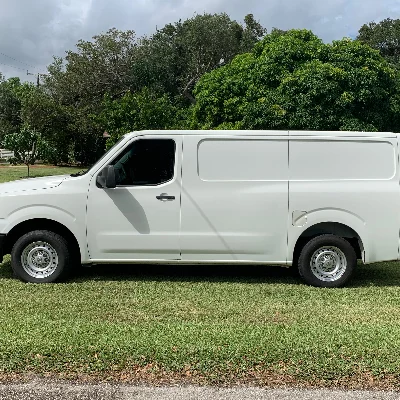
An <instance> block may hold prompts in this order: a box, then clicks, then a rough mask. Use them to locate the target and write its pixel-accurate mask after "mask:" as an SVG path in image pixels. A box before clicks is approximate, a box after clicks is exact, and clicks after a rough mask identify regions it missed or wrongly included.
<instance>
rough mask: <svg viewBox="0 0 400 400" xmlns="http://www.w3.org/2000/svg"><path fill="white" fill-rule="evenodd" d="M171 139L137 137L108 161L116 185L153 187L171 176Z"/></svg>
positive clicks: (172, 157)
mask: <svg viewBox="0 0 400 400" xmlns="http://www.w3.org/2000/svg"><path fill="white" fill-rule="evenodd" d="M175 147H176V146H175V141H174V140H172V139H139V140H136V141H134V142H133V143H132V144H131V145H129V146H128V147H127V148H126V149H125V150H124V152H123V153H122V154H120V155H119V156H118V157H117V158H116V159H115V160H114V161H113V162H112V163H111V164H112V165H114V168H115V178H116V184H117V186H147V185H148V186H156V185H160V184H162V183H165V182H168V181H170V180H172V179H173V177H174V167H175Z"/></svg>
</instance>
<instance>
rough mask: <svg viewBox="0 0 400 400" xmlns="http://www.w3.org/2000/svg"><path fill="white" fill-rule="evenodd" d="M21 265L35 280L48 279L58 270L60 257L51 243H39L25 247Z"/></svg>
mask: <svg viewBox="0 0 400 400" xmlns="http://www.w3.org/2000/svg"><path fill="white" fill-rule="evenodd" d="M21 263H22V267H23V268H24V270H25V272H26V273H27V274H28V275H30V276H32V277H33V278H47V277H48V276H50V275H51V274H52V273H53V272H54V271H55V270H56V268H57V265H58V255H57V252H56V251H55V249H54V247H53V246H51V245H50V244H49V243H46V242H41V241H37V242H33V243H30V244H29V245H28V246H26V247H25V249H24V251H23V252H22V255H21Z"/></svg>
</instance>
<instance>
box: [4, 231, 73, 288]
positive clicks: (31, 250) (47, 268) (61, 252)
mask: <svg viewBox="0 0 400 400" xmlns="http://www.w3.org/2000/svg"><path fill="white" fill-rule="evenodd" d="M70 264H71V257H70V253H69V250H68V244H67V242H66V241H65V239H64V238H63V237H62V236H60V235H58V234H57V233H54V232H51V231H45V230H36V231H32V232H28V233H26V234H25V235H23V236H21V237H20V238H19V239H18V240H17V241H16V242H15V244H14V246H13V248H12V251H11V267H12V269H13V271H14V274H15V275H16V276H17V277H18V278H19V279H21V280H22V281H24V282H32V283H50V282H55V281H58V280H61V279H63V278H65V276H66V275H67V273H68V272H69V270H70Z"/></svg>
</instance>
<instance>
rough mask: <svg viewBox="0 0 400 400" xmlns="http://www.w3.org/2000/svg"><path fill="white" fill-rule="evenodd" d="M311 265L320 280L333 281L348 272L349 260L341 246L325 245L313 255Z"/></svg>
mask: <svg viewBox="0 0 400 400" xmlns="http://www.w3.org/2000/svg"><path fill="white" fill-rule="evenodd" d="M310 267H311V271H312V273H313V274H314V275H315V276H316V277H317V278H318V279H319V280H321V281H324V282H333V281H336V280H338V279H340V278H341V277H342V276H343V274H344V273H345V272H346V268H347V260H346V256H345V255H344V253H343V251H342V250H340V249H339V248H337V247H335V246H324V247H321V248H319V249H318V250H316V251H315V252H314V254H313V255H312V256H311V261H310Z"/></svg>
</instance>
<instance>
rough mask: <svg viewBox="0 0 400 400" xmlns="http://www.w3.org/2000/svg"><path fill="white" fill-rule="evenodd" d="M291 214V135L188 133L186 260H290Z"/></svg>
mask: <svg viewBox="0 0 400 400" xmlns="http://www.w3.org/2000/svg"><path fill="white" fill-rule="evenodd" d="M280 134H281V135H282V133H281V132H280ZM287 218H288V142H287V136H271V137H261V138H260V137H246V138H243V137H240V136H237V137H232V136H223V135H218V133H217V132H213V135H212V136H206V135H204V136H201V135H199V136H191V135H190V136H185V137H184V141H183V173H182V208H181V251H182V261H190V260H192V261H194V260H197V261H207V260H216V261H254V262H255V261H257V262H266V263H277V264H285V263H286V248H287Z"/></svg>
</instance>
